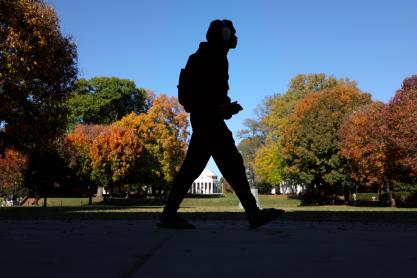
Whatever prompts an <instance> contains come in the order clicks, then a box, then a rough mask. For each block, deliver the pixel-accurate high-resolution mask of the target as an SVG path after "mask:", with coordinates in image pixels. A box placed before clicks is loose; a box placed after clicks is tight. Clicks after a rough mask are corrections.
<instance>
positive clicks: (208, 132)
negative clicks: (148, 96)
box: [158, 20, 284, 229]
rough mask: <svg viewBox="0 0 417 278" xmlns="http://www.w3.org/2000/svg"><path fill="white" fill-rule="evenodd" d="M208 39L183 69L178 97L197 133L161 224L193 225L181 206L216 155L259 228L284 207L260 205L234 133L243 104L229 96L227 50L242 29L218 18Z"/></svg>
mask: <svg viewBox="0 0 417 278" xmlns="http://www.w3.org/2000/svg"><path fill="white" fill-rule="evenodd" d="M206 38H207V42H201V43H200V45H199V48H198V50H197V52H196V53H194V54H192V55H190V57H189V59H188V61H187V64H186V66H185V68H184V69H182V70H181V73H180V78H179V84H178V98H179V101H180V103H181V105H183V106H184V108H185V110H186V111H187V112H189V113H190V120H191V126H192V130H193V132H192V136H191V140H190V144H189V146H188V150H187V154H186V156H185V160H184V162H183V164H182V166H181V169H180V170H179V172H178V174H177V175H176V177H175V179H174V182H173V185H172V189H171V192H170V194H169V196H168V199H167V202H166V205H165V208H164V210H163V213H162V215H161V217H160V220H161V223H159V224H158V226H159V227H164V228H173V229H193V228H195V227H194V225H192V224H191V223H189V222H188V221H187V220H185V219H183V218H181V217H180V216H178V214H177V210H178V209H179V206H180V204H181V202H182V200H183V199H184V197H185V194H186V193H187V191H188V190H189V188H190V186H191V185H192V183H193V181H194V180H195V179H196V178H197V177H198V176H199V175H200V173H201V172H202V171H203V170H204V168H205V167H206V165H207V162H208V161H209V159H210V157H211V156H213V159H214V161H215V162H216V164H217V166H218V168H219V170H220V172H221V173H222V175H223V177H224V178H225V179H226V181H227V182H228V183H229V184H230V185H231V186H232V188H233V190H234V191H235V192H236V195H237V196H238V198H239V200H240V202H241V203H242V206H243V208H244V209H245V212H246V215H247V217H248V221H249V228H250V229H255V228H258V227H260V226H262V225H264V224H266V223H268V222H270V221H272V220H274V219H276V218H277V217H278V216H280V215H281V214H282V213H283V212H284V211H283V210H276V209H263V210H260V209H259V208H258V206H257V205H256V200H255V198H254V196H253V195H252V193H251V191H250V186H249V183H248V181H247V178H246V173H245V167H244V164H243V159H242V156H241V155H240V153H239V152H238V150H237V148H236V146H235V141H234V140H233V136H232V133H231V132H230V130H229V129H228V127H227V126H226V123H225V122H224V120H227V119H230V118H231V117H232V116H233V115H235V114H237V113H239V111H241V110H242V107H241V106H240V105H239V104H238V103H237V102H236V101H235V102H231V100H230V98H229V97H228V96H227V91H228V90H229V84H228V80H229V74H228V69H229V64H228V60H227V53H228V51H229V49H234V48H236V46H237V37H236V30H235V28H234V27H233V24H232V22H231V21H230V20H214V21H212V22H211V24H210V27H209V29H208V31H207V35H206Z"/></svg>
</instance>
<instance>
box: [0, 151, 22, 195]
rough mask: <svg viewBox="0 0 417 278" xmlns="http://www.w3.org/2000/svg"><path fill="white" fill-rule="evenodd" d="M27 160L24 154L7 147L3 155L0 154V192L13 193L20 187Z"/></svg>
mask: <svg viewBox="0 0 417 278" xmlns="http://www.w3.org/2000/svg"><path fill="white" fill-rule="evenodd" d="M27 162H28V158H27V156H26V155H23V154H22V153H20V152H18V151H16V150H13V149H7V150H6V151H5V153H4V155H3V156H1V155H0V193H3V194H9V193H10V191H11V192H12V193H15V192H16V191H17V190H19V189H20V187H21V186H22V184H23V171H24V170H25V169H26V167H27Z"/></svg>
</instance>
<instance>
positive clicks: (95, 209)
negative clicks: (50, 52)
mask: <svg viewBox="0 0 417 278" xmlns="http://www.w3.org/2000/svg"><path fill="white" fill-rule="evenodd" d="M148 208H150V210H149V211H146V210H147V209H148ZM161 211H162V207H160V209H158V210H157V211H155V206H152V207H148V206H142V207H141V210H140V211H135V209H134V208H132V207H114V206H113V207H108V206H85V207H47V208H43V207H11V208H0V219H1V220H63V221H65V220H135V221H137V220H139V221H140V220H155V221H157V220H158V219H159V217H160V212H161ZM181 214H182V215H183V216H184V217H185V218H187V219H189V220H192V221H246V215H245V214H244V212H243V211H236V212H218V211H216V212H210V211H208V212H183V213H181ZM278 221H306V222H351V223H354V222H359V223H414V224H417V211H354V212H350V211H290V212H286V213H285V214H284V215H283V216H282V217H280V218H279V219H278Z"/></svg>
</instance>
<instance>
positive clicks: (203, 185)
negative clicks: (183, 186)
mask: <svg viewBox="0 0 417 278" xmlns="http://www.w3.org/2000/svg"><path fill="white" fill-rule="evenodd" d="M222 193H223V189H222V188H221V186H220V184H219V182H218V180H217V176H216V175H214V174H213V172H212V171H210V170H208V169H204V171H203V172H202V173H201V174H200V176H199V177H198V178H197V179H196V180H195V181H194V182H193V184H192V185H191V187H190V190H188V194H196V195H197V194H198V195H212V194H222Z"/></svg>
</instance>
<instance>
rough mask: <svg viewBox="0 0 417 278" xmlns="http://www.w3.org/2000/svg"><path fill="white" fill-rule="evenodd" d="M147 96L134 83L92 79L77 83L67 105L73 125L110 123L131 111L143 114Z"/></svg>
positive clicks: (113, 78) (114, 78)
mask: <svg viewBox="0 0 417 278" xmlns="http://www.w3.org/2000/svg"><path fill="white" fill-rule="evenodd" d="M146 97H147V93H146V92H145V90H144V89H138V88H136V85H135V82H133V81H130V80H127V79H120V78H116V77H111V78H109V77H95V78H91V79H90V80H86V79H80V80H78V81H77V82H76V83H75V87H74V90H73V91H72V93H71V98H70V99H69V100H68V102H67V103H68V106H69V108H70V111H71V122H73V123H83V124H110V123H112V122H114V121H117V120H120V119H121V118H122V117H123V116H125V115H127V114H129V113H131V112H135V113H142V112H145V111H146V110H147V106H146V101H145V100H146Z"/></svg>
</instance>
